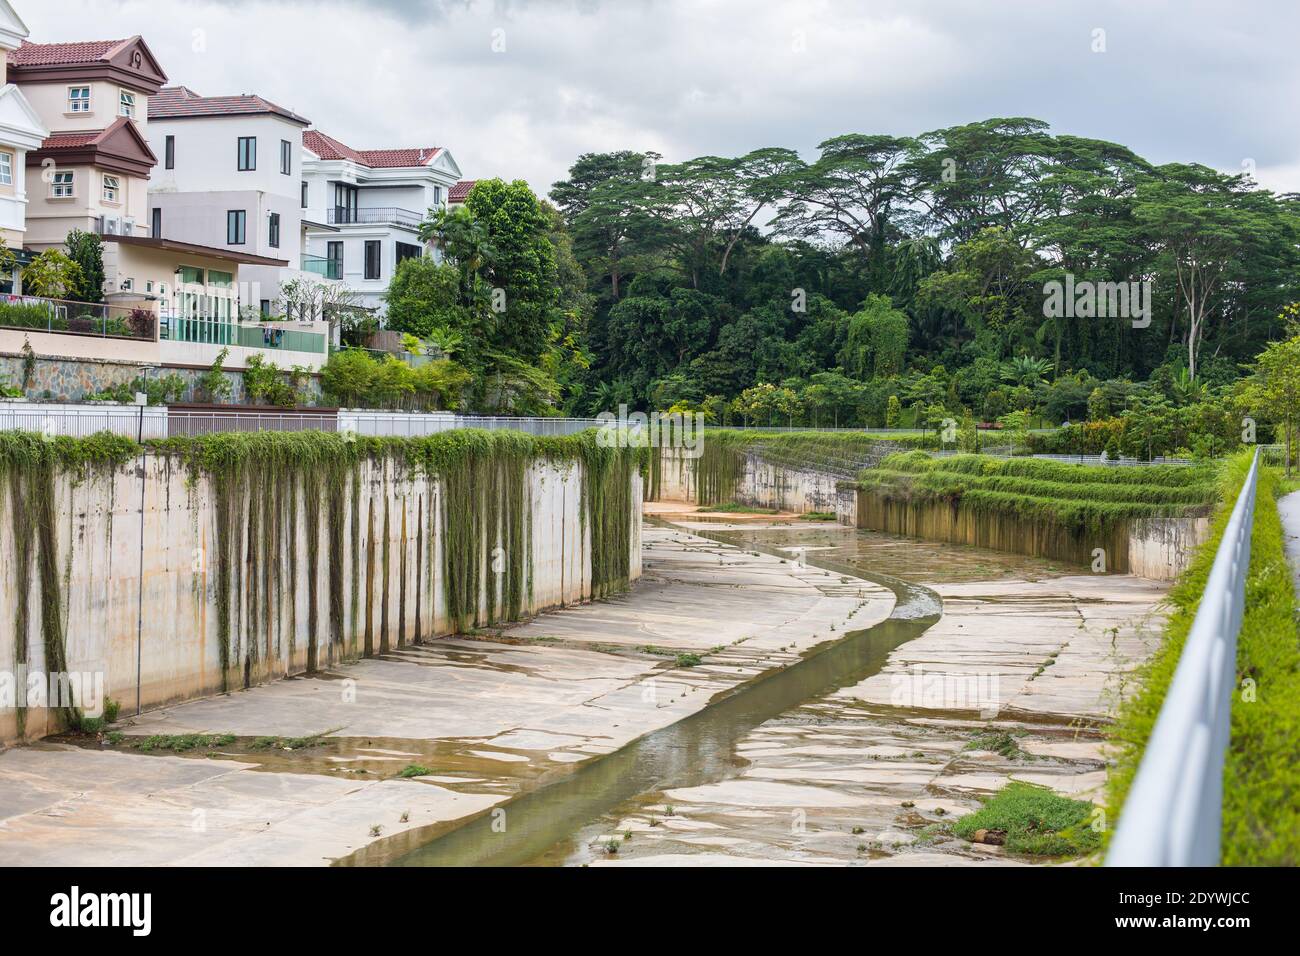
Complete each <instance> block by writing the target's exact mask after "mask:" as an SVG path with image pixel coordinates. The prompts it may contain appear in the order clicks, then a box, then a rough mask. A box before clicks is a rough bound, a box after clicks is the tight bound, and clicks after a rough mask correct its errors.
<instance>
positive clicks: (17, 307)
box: [0, 295, 156, 341]
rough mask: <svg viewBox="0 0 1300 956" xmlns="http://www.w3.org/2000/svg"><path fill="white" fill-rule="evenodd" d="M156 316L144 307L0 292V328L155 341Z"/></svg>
mask: <svg viewBox="0 0 1300 956" xmlns="http://www.w3.org/2000/svg"><path fill="white" fill-rule="evenodd" d="M155 318H156V317H155V315H154V313H153V311H152V310H151V309H147V308H141V307H132V306H117V305H107V304H105V303H102V302H99V303H95V302H70V301H67V300H65V299H42V298H38V297H37V296H32V295H0V328H7V329H30V330H31V331H33V332H62V333H68V334H72V335H97V336H101V337H104V338H121V339H144V340H146V341H153V332H154V322H155Z"/></svg>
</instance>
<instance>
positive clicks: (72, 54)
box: [9, 37, 134, 66]
mask: <svg viewBox="0 0 1300 956" xmlns="http://www.w3.org/2000/svg"><path fill="white" fill-rule="evenodd" d="M131 39H134V37H133V38H131ZM129 42H131V41H130V40H88V41H85V42H79V43H26V42H24V43H23V44H22V45H21V46H20V47H18V49H16V50H10V51H9V62H10V63H12V64H14V65H15V66H63V65H72V64H77V63H99V62H100V61H102V60H107V59H108V57H109V54H111V53H112V52H113V51H114V50H116V49H117V48H118V47H120V46H121V45H122V44H124V43H129Z"/></svg>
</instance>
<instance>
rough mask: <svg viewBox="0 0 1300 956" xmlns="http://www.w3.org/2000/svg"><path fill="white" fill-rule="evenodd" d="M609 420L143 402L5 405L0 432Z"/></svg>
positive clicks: (0, 407) (401, 432) (560, 424)
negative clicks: (194, 406) (171, 405)
mask: <svg viewBox="0 0 1300 956" xmlns="http://www.w3.org/2000/svg"><path fill="white" fill-rule="evenodd" d="M603 424H604V423H603V422H601V421H599V420H597V419H594V418H517V417H492V416H477V415H459V414H456V413H454V412H376V411H369V410H361V409H347V408H341V409H338V411H337V412H335V411H334V410H323V411H320V412H311V411H294V410H285V411H283V412H281V411H271V410H266V409H256V410H253V409H241V408H239V407H238V406H231V407H230V408H229V409H225V408H213V409H192V408H170V409H169V408H166V407H164V406H141V405H113V404H104V405H73V404H57V403H53V402H33V403H27V402H0V431H4V430H13V429H18V430H22V431H34V432H41V433H42V434H46V435H72V436H85V435H93V434H95V433H96V432H102V431H108V432H114V433H116V434H119V435H127V436H130V437H131V438H137V439H144V438H168V437H176V436H191V435H206V434H209V433H211V432H265V431H275V432H297V431H329V432H332V431H341V432H349V433H351V434H355V435H375V436H383V435H392V436H398V437H407V438H414V437H419V436H423V435H434V434H437V433H438V432H445V431H451V430H452V429H456V428H485V429H489V430H493V431H495V430H501V429H509V430H512V431H521V432H525V433H527V434H529V435H539V436H541V435H573V434H576V433H577V432H581V431H586V430H587V429H589V428H599V427H600V426H601V425H603Z"/></svg>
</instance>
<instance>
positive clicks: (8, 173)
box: [0, 0, 50, 291]
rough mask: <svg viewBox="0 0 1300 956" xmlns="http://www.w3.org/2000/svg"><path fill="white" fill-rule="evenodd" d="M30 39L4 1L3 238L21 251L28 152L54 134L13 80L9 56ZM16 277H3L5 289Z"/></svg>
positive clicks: (0, 16)
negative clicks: (11, 79)
mask: <svg viewBox="0 0 1300 956" xmlns="http://www.w3.org/2000/svg"><path fill="white" fill-rule="evenodd" d="M26 39H27V25H26V24H25V23H23V21H22V19H21V18H20V17H19V16H18V14H17V13H15V12H14V8H13V7H11V6H10V5H9V3H8V0H0V239H3V241H4V244H5V246H6V247H8V248H9V249H10V250H13V251H14V252H15V253H19V254H20V253H21V250H22V247H23V243H24V242H25V241H26V231H27V154H28V153H30V152H32V151H33V150H36V149H39V148H40V145H41V143H43V142H44V141H45V138H46V137H47V136H49V135H50V131H49V129H47V128H46V126H45V124H44V123H42V122H41V118H40V115H39V114H38V113H37V112H36V110H35V109H34V108H33V107H32V105H31V104H30V103H29V102H27V97H25V96H23V93H22V90H20V89H19V88H18V87H17V86H16V85H14V84H13V83H11V82H9V77H8V55H9V53H10V52H11V51H13V50H16V49H18V48H19V47H20V46H21V45H22V43H23V41H24V40H26ZM13 285H14V277H13V276H9V275H5V276H0V286H7V287H8V288H7V289H4V291H12V288H13Z"/></svg>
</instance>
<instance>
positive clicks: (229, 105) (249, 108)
mask: <svg viewBox="0 0 1300 956" xmlns="http://www.w3.org/2000/svg"><path fill="white" fill-rule="evenodd" d="M254 114H271V115H274V116H281V117H283V118H284V119H287V120H290V121H291V122H294V123H300V124H302V125H303V126H308V125H310V124H311V120H308V119H304V118H303V117H301V116H299V115H298V114H297V113H295V112H294V111H293V110H290V109H285V108H284V107H283V106H277V105H276V104H275V103H272V102H271V101H270V100H267V99H263V98H262V97H260V96H257V95H256V94H253V93H241V94H239V95H238V96H200V95H199V94H198V93H195V92H194V91H193V90H192V89H190V88H189V87H188V86H164V87H163V88H162V89H161V90H159V91H158V94H157V95H156V96H154V97H153V99H151V100H150V101H149V119H151V120H154V119H189V118H192V117H200V116H249V115H254Z"/></svg>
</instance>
